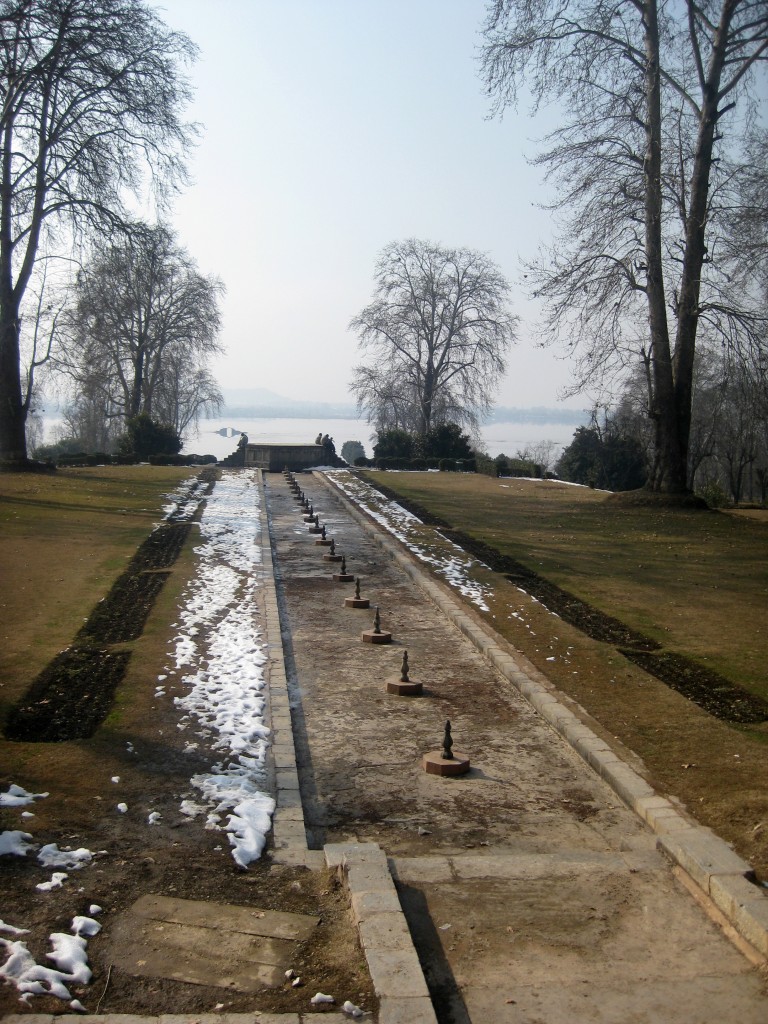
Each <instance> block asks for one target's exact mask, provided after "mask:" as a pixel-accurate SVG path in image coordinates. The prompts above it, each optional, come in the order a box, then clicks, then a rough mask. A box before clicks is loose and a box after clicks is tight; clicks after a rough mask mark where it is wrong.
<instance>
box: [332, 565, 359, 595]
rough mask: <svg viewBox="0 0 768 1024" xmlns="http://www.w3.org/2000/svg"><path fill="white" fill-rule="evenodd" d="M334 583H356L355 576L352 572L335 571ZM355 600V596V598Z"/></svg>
mask: <svg viewBox="0 0 768 1024" xmlns="http://www.w3.org/2000/svg"><path fill="white" fill-rule="evenodd" d="M333 582H334V583H354V582H355V577H354V576H353V575H352V573H351V572H335V573H334V574H333ZM353 600H354V598H353Z"/></svg>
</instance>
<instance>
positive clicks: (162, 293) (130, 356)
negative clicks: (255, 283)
mask: <svg viewBox="0 0 768 1024" xmlns="http://www.w3.org/2000/svg"><path fill="white" fill-rule="evenodd" d="M223 290H224V288H223V285H222V284H221V282H220V281H218V280H217V279H215V278H212V277H206V276H205V275H203V274H201V273H200V272H199V271H198V269H197V266H196V264H195V262H194V260H193V259H192V258H191V257H190V256H189V254H188V253H187V252H186V251H185V250H184V249H182V248H181V247H180V246H179V245H178V244H177V242H176V240H175V238H174V236H173V233H172V232H171V231H170V230H168V229H167V228H165V227H162V226H153V227H151V226H149V225H146V224H137V225H133V226H132V228H131V230H130V231H129V232H128V233H126V234H125V235H124V236H123V237H121V238H120V240H119V241H117V242H113V243H111V244H107V245H102V246H99V247H98V248H97V249H96V251H95V254H94V256H93V259H92V260H91V261H90V262H89V263H88V265H87V267H86V268H85V269H84V270H83V271H82V272H81V273H80V275H79V277H78V281H77V285H76V287H75V310H74V313H73V315H72V324H71V331H70V333H69V337H68V339H67V341H66V342H65V343H64V344H63V352H62V355H61V356H59V365H60V368H61V369H62V370H63V371H64V372H65V373H66V374H67V375H68V376H69V378H70V380H72V381H73V382H74V383H75V387H76V393H80V392H82V393H84V394H86V393H87V394H91V395H96V394H98V395H99V396H100V401H101V406H102V410H103V416H104V418H105V419H109V418H113V417H119V418H121V419H123V420H127V419H130V418H131V417H133V416H136V415H138V414H139V413H146V415H148V416H150V417H152V418H153V419H155V420H156V421H158V422H162V423H165V424H166V425H168V426H172V427H173V428H174V429H175V431H176V432H177V433H178V434H183V432H184V430H185V429H186V428H187V427H189V426H190V424H192V423H194V422H196V421H197V418H198V416H199V415H200V413H201V412H202V411H203V410H204V409H216V408H217V407H218V406H219V405H220V404H221V401H222V398H221V393H220V391H219V388H218V386H217V384H216V382H215V381H214V380H213V378H212V376H211V374H210V372H209V370H208V366H207V364H208V362H209V360H210V359H211V358H212V357H213V356H215V355H217V354H219V353H220V352H221V347H220V345H219V343H218V332H219V327H220V324H221V314H220V309H219V300H220V298H221V295H222V293H223Z"/></svg>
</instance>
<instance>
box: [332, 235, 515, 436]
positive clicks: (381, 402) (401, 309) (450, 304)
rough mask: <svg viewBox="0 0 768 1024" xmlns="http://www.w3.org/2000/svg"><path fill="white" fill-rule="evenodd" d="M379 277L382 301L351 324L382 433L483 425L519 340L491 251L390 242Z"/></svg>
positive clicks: (367, 396) (373, 417)
mask: <svg viewBox="0 0 768 1024" xmlns="http://www.w3.org/2000/svg"><path fill="white" fill-rule="evenodd" d="M374 278H375V288H374V299H373V302H371V304H370V305H368V306H366V307H365V309H363V310H362V312H361V313H359V314H358V315H357V316H356V317H355V318H354V319H353V320H352V321H351V323H350V329H351V330H353V331H355V332H356V333H357V335H358V338H359V343H360V347H361V349H362V350H363V351H364V352H365V354H366V361H365V362H363V363H361V364H360V365H359V366H357V367H356V368H355V370H354V377H353V381H352V390H353V391H354V393H355V394H356V396H357V400H358V405H359V406H360V408H361V409H362V410H364V411H365V412H366V413H367V415H368V419H369V421H371V422H372V423H374V424H375V425H376V428H377V429H378V430H384V429H388V428H401V429H405V430H409V431H412V432H415V433H418V434H426V433H428V431H429V430H430V429H431V428H432V427H434V426H437V425H438V424H440V423H444V422H447V421H448V420H450V421H453V422H456V423H461V424H468V425H470V426H475V425H476V424H477V420H478V416H479V415H481V414H482V413H484V412H485V411H487V409H488V408H489V406H490V404H491V396H492V393H493V391H494V389H495V387H496V385H497V383H498V381H499V378H500V377H501V376H502V374H503V373H504V370H505V368H506V351H507V348H508V347H509V345H510V344H511V343H512V341H513V340H514V338H515V331H516V324H517V318H516V317H515V316H514V315H513V314H512V313H511V312H510V311H509V309H508V308H507V298H508V293H509V284H508V283H507V281H506V279H505V278H504V276H503V275H502V274H501V272H500V270H499V268H498V267H497V266H496V265H495V264H494V263H493V262H492V261H491V260H490V259H489V258H488V257H487V256H486V255H484V254H483V253H480V252H473V251H472V250H469V249H448V248H444V247H443V246H440V245H435V244H432V243H430V242H425V241H419V240H418V239H413V238H410V239H407V240H405V241H402V242H392V243H391V244H390V245H388V246H386V248H385V249H384V250H383V251H382V253H381V254H380V256H379V259H378V262H377V264H376V270H375V275H374Z"/></svg>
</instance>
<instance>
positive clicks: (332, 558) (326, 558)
mask: <svg viewBox="0 0 768 1024" xmlns="http://www.w3.org/2000/svg"><path fill="white" fill-rule="evenodd" d="M343 557H344V556H343V555H323V561H324V562H340V561H341V560H342V558H343ZM352 579H354V576H353V577H352Z"/></svg>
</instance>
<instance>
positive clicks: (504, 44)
mask: <svg viewBox="0 0 768 1024" xmlns="http://www.w3.org/2000/svg"><path fill="white" fill-rule="evenodd" d="M484 38H485V46H484V50H483V58H482V60H483V63H482V69H483V76H484V79H485V82H486V85H487V88H488V90H489V93H490V94H491V95H492V96H493V97H494V98H495V101H496V104H497V110H502V109H503V108H504V107H505V106H506V105H508V104H514V103H515V102H516V100H517V96H518V92H519V90H520V88H521V87H522V85H523V83H524V82H525V84H526V85H527V86H528V88H529V89H530V90H531V93H532V95H533V98H534V102H535V105H536V106H537V107H538V106H539V105H540V104H543V103H545V102H548V101H550V100H554V101H559V103H560V109H561V110H562V115H561V116H562V125H561V127H559V128H558V129H556V130H555V131H554V132H553V133H552V134H551V135H550V136H549V138H548V140H547V144H548V145H547V148H546V150H545V151H543V152H542V153H541V154H540V155H539V157H538V158H537V162H538V163H540V164H541V165H543V166H544V167H545V168H546V172H547V175H548V176H549V177H550V179H551V180H553V182H554V183H555V184H556V185H557V186H558V188H559V192H558V199H557V200H556V202H555V204H554V205H555V208H556V209H558V210H559V211H560V212H561V214H562V215H563V219H562V223H563V225H564V226H563V231H562V235H561V238H560V239H559V241H558V243H557V244H556V245H555V246H553V247H552V249H551V250H550V251H545V252H543V253H542V255H541V258H540V259H539V260H537V261H536V262H535V263H534V265H533V266H532V267H531V268H530V270H529V274H530V275H531V280H534V281H535V287H536V289H537V292H536V293H537V294H538V295H540V296H541V297H543V299H544V300H545V302H546V308H547V311H548V312H547V319H546V323H545V332H546V335H547V337H548V339H549V340H557V339H560V340H562V341H564V342H565V343H566V344H567V345H568V346H569V347H570V348H571V350H572V351H573V352H574V355H575V356H576V357H577V360H578V361H577V371H576V387H577V388H579V387H582V386H586V385H590V384H596V383H598V384H599V383H601V382H602V381H604V380H605V379H606V377H607V376H610V374H611V373H612V372H615V371H616V370H617V369H618V370H621V369H622V368H625V367H627V366H630V365H632V364H634V363H637V361H638V360H641V361H642V363H643V364H644V365H645V367H646V368H647V374H648V389H649V403H648V412H649V415H650V417H651V419H652V422H653V427H654V444H655V464H654V467H653V473H652V486H653V488H654V489H656V490H659V491H666V492H670V493H685V492H686V490H687V474H686V461H687V454H688V447H689V432H690V426H691V402H692V390H693V373H694V358H695V354H696V346H697V336H698V335H699V332H700V329H701V328H702V326H703V327H704V328H705V330H706V331H707V333H708V335H709V336H710V337H717V338H719V339H720V341H721V342H722V344H724V345H725V346H727V347H729V348H731V349H732V350H733V351H734V352H735V351H736V350H738V351H739V352H740V353H741V354H749V355H750V356H751V357H754V356H755V353H756V352H758V351H759V350H760V349H761V348H762V346H763V345H764V342H765V336H766V335H765V325H766V310H765V305H764V303H762V302H761V301H760V280H759V274H757V273H756V270H757V269H758V268H759V266H760V265H761V264H762V266H764V265H765V254H766V250H767V242H768V240H767V239H766V235H765V231H764V230H763V232H762V233H758V232H755V231H752V230H750V233H749V237H750V239H751V242H752V244H753V247H754V248H753V251H752V253H751V254H749V253H746V252H745V248H744V246H743V245H741V244H738V243H736V244H734V240H735V239H736V237H737V235H738V232H739V230H741V237H742V238H744V237H746V227H745V226H746V224H747V223H749V224H750V225H751V227H754V223H755V217H754V212H755V211H754V210H753V215H752V216H751V217H750V215H749V212H748V210H747V204H748V203H749V202H750V201H751V202H753V203H757V205H758V207H759V206H760V205H761V204H763V203H764V201H765V195H766V183H768V166H767V165H766V164H765V163H762V164H757V165H756V164H754V163H753V162H752V158H751V156H750V154H757V153H761V152H762V153H765V139H766V135H765V129H764V127H763V124H762V123H761V121H760V115H759V92H760V85H762V87H763V89H764V88H765V67H766V61H767V60H768V4H766V3H765V0H698V2H694V0H667V2H664V3H661V2H659V0H610V2H607V0H562V2H559V0H495V2H493V3H491V4H490V8H489V15H488V19H487V22H486V25H485V30H484ZM760 217H761V218H762V224H763V226H765V223H766V211H765V208H764V206H763V208H762V212H761V214H760ZM759 219H760V218H758V220H759ZM756 254H757V255H756Z"/></svg>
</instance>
